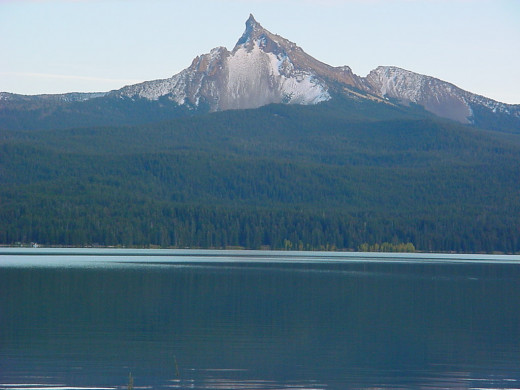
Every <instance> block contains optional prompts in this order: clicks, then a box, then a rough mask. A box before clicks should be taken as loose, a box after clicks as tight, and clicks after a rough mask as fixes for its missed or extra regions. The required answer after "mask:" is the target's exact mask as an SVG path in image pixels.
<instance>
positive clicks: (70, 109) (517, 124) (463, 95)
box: [0, 15, 520, 133]
mask: <svg viewBox="0 0 520 390" xmlns="http://www.w3.org/2000/svg"><path fill="white" fill-rule="evenodd" d="M338 96H342V97H343V98H346V99H350V100H355V101H357V102H360V103H367V104H370V103H373V102H377V103H380V104H385V105H388V106H389V108H390V110H391V109H392V107H394V108H395V107H396V106H399V107H400V108H397V110H398V111H400V112H403V108H404V109H405V110H406V108H407V107H410V106H420V107H422V108H423V109H424V110H425V111H427V112H430V113H433V114H435V115H437V116H439V117H441V118H447V119H450V120H454V121H457V122H459V123H463V124H469V125H474V126H477V127H480V128H484V129H491V130H496V131H506V132H515V133H518V132H520V105H511V104H505V103H500V102H497V101H494V100H491V99H488V98H485V97H483V96H479V95H475V94H472V93H470V92H467V91H464V90H462V89H460V88H458V87H456V86H454V85H453V84H450V83H447V82H445V81H442V80H438V79H435V78H433V77H429V76H424V75H420V74H417V73H413V72H410V71H407V70H404V69H400V68H396V67H378V68H376V69H375V70H373V71H371V72H370V73H369V74H368V75H367V76H366V77H360V76H357V75H355V74H354V73H353V72H352V70H351V69H350V68H349V67H348V66H342V67H332V66H330V65H327V64H325V63H323V62H320V61H318V60H317V59H315V58H313V57H311V56H310V55H308V54H306V53H305V52H304V51H303V50H302V49H301V48H300V47H298V46H297V45H296V44H294V43H293V42H291V41H289V40H287V39H285V38H283V37H281V36H278V35H276V34H273V33H271V32H269V31H268V30H266V29H265V28H263V27H262V26H261V25H260V24H259V23H258V22H257V21H256V20H255V18H254V17H253V15H250V17H249V19H248V20H247V21H246V30H245V32H244V34H243V35H242V36H241V37H240V39H239V40H238V41H237V43H236V45H235V47H234V48H233V50H231V51H229V50H227V49H226V48H224V47H217V48H215V49H213V50H211V51H210V53H208V54H203V55H201V56H198V57H197V58H195V59H194V60H193V62H192V64H191V65H190V66H189V67H188V68H187V69H185V70H183V71H181V72H180V73H178V74H176V75H174V76H173V77H171V78H168V79H162V80H154V81H147V82H143V83H140V84H135V85H130V86H126V87H124V88H121V89H119V90H115V91H110V92H106V93H95V94H64V95H38V96H22V95H14V94H8V93H1V94H0V128H3V129H13V130H14V129H46V128H47V129H49V128H66V127H78V126H95V125H120V124H132V123H134V124H135V123H147V122H150V121H158V120H167V119H172V118H175V117H179V116H186V115H188V116H190V115H195V114H200V113H207V112H214V111H224V110H230V109H248V108H258V107H261V106H264V105H267V104H272V103H286V104H302V105H313V104H318V103H322V102H324V101H329V100H331V99H337V98H338ZM416 113H417V111H416V110H415V111H414V113H413V115H415V114H416Z"/></svg>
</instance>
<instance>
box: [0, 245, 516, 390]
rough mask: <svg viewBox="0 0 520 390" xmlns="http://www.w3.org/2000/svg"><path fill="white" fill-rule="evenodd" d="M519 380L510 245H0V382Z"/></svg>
mask: <svg viewBox="0 0 520 390" xmlns="http://www.w3.org/2000/svg"><path fill="white" fill-rule="evenodd" d="M130 373H131V374H132V377H133V380H134V388H136V389H137V388H143V389H145V388H153V389H249V390H254V389H292V390H295V389H333V390H336V389H338V390H339V389H342V390H343V389H374V388H385V389H444V388H445V389H520V258H519V257H513V256H455V255H452V256H449V255H448V256H447V255H397V256H396V255H384V254H378V255H376V254H354V253H346V254H345V253H343V254H338V253H304V252H297V253H295V252H293V253H287V252H248V251H238V252H236V251H233V252H226V251H187V250H186V251H146V250H143V251H135V250H126V251H124V250H56V249H54V250H50V249H0V390H3V389H18V390H28V389H32V390H34V389H55V390H57V389H63V390H65V389H80V390H81V389H115V388H126V386H127V383H128V378H129V374H130Z"/></svg>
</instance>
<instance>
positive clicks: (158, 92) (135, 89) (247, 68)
mask: <svg viewBox="0 0 520 390" xmlns="http://www.w3.org/2000/svg"><path fill="white" fill-rule="evenodd" d="M331 81H335V82H339V83H341V84H345V85H349V86H353V87H356V88H361V87H362V83H361V81H360V78H359V77H357V76H355V75H354V74H353V73H352V71H351V70H350V68H349V67H341V68H334V67H332V66H329V65H327V64H324V63H322V62H320V61H318V60H316V59H314V58H313V57H311V56H309V55H308V54H306V53H305V52H304V51H303V50H302V49H301V48H300V47H298V46H297V45H296V44H294V43H293V42H290V41H288V40H286V39H285V38H282V37H280V36H278V35H275V34H272V33H270V32H269V31H267V30H266V29H264V28H263V27H262V26H261V25H260V24H259V23H258V22H257V21H256V20H255V19H254V17H253V16H252V15H251V16H250V17H249V19H248V20H247V22H246V30H245V32H244V34H243V35H242V37H241V38H240V39H239V40H238V42H237V44H236V45H235V47H234V48H233V50H232V51H228V50H227V49H226V48H224V47H218V48H215V49H213V50H212V51H211V52H210V53H208V54H204V55H202V56H199V57H197V58H195V60H194V61H193V63H192V64H191V66H190V67H189V68H187V69H186V70H184V71H182V72H181V73H179V74H177V75H175V76H173V77H172V78H169V79H165V80H156V81H150V82H145V83H141V84H137V85H132V86H129V87H125V88H123V89H121V90H119V91H115V92H113V93H112V94H113V95H115V96H121V97H129V98H136V97H139V98H146V99H152V100H155V99H158V98H159V97H163V96H167V97H168V98H169V99H170V100H172V101H175V102H176V103H177V104H180V105H184V104H185V105H189V106H191V107H198V106H200V105H201V104H204V105H206V106H207V107H209V109H210V110H211V111H217V110H228V109H239V108H256V107H260V106H263V105H266V104H270V103H288V104H316V103H319V102H321V101H325V100H328V99H330V98H331V96H330V94H329V88H330V87H329V83H330V82H331Z"/></svg>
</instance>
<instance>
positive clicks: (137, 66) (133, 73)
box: [0, 0, 520, 104]
mask: <svg viewBox="0 0 520 390" xmlns="http://www.w3.org/2000/svg"><path fill="white" fill-rule="evenodd" d="M249 13H253V14H254V15H255V18H256V20H257V21H258V22H260V23H261V24H262V25H263V26H264V27H265V28H267V29H268V30H270V31H271V32H273V33H276V34H279V35H282V36H284V37H285V38H287V39H289V40H291V41H293V42H295V43H297V44H298V45H299V46H300V47H302V48H303V49H304V50H305V51H306V52H307V53H308V54H310V55H312V56H314V57H316V58H317V59H319V60H321V61H323V62H326V63H328V64H330V65H334V66H340V65H349V66H350V67H351V68H352V70H353V71H354V73H356V74H358V75H360V76H365V75H366V74H367V73H368V72H369V71H370V70H371V69H374V68H375V67H377V66H378V65H395V66H398V67H401V68H404V69H408V70H411V71H414V72H417V73H422V74H426V75H429V76H434V77H437V78H440V79H442V80H445V81H449V82H451V83H453V84H455V85H457V86H459V87H461V88H463V89H466V90H468V91H471V92H473V93H477V94H481V95H484V96H487V97H490V98H492V99H495V100H499V101H502V102H506V103H515V104H520V0H189V1H186V0H184V1H177V0H175V1H173V0H146V1H137V0H108V1H103V0H0V37H1V38H0V91H4V92H14V93H22V94H39V93H63V92H73V91H78V92H79V91H85V92H87V91H91V92H93V91H108V90H111V89H118V88H121V87H122V86H124V85H127V84H132V83H137V82H140V81H145V80H154V79H159V78H167V77H171V76H172V75H174V74H176V73H178V72H179V71H181V70H182V69H184V68H186V67H188V66H189V65H190V64H191V61H192V59H193V58H194V57H196V56H197V55H199V54H203V53H207V52H209V51H210V50H211V49H212V48H214V47H216V46H226V47H227V48H228V49H231V48H232V47H233V46H234V44H235V43H236V41H237V40H238V38H239V37H240V35H241V34H242V32H243V31H244V28H245V26H244V23H245V21H246V19H247V18H248V16H249Z"/></svg>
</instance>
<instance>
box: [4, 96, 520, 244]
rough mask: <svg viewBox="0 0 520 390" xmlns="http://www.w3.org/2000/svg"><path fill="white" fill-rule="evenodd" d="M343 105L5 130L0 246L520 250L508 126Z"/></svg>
mask: <svg viewBox="0 0 520 390" xmlns="http://www.w3.org/2000/svg"><path fill="white" fill-rule="evenodd" d="M349 102H350V103H349V104H353V103H352V102H351V101H349ZM335 104H338V105H337V106H336V105H335ZM359 104H361V103H359ZM373 104H377V103H373ZM345 107H346V103H344V102H343V103H341V102H339V103H338V102H336V103H335V101H334V100H331V101H330V102H326V103H324V104H320V105H316V106H299V105H291V106H287V105H269V106H265V107H262V108H259V109H255V110H230V111H224V112H218V113H213V114H207V115H199V116H196V117H191V118H187V117H184V118H179V119H176V120H174V121H168V122H162V123H156V124H147V125H139V126H132V127H103V128H97V127H93V128H83V129H70V130H52V131H39V132H34V131H7V132H3V133H2V137H1V138H0V172H1V175H0V198H1V199H2V202H1V205H0V220H2V224H0V243H4V244H13V243H15V242H31V241H33V242H39V243H42V244H49V245H50V244H53V245H91V244H100V245H126V246H131V245H144V246H147V245H159V246H174V247H227V246H241V247H247V248H260V247H270V248H281V249H283V248H286V249H290V248H292V249H298V248H301V249H334V248H336V249H338V248H339V249H354V250H355V249H358V248H359V247H360V246H361V245H362V244H363V243H369V244H374V243H382V242H391V243H396V244H397V243H406V242H411V243H413V245H415V247H416V248H417V249H419V250H425V251H466V252H492V251H502V252H518V251H520V238H519V236H518V231H519V230H520V188H519V187H520V184H519V183H520V181H519V180H518V179H519V178H520V161H519V160H520V157H519V156H520V153H519V152H520V140H519V138H518V136H517V135H513V134H504V133H494V132H486V131H482V130H475V129H472V128H470V127H467V126H463V125H456V124H454V123H453V122H450V121H439V120H437V119H434V118H430V119H425V118H424V117H423V118H421V117H420V116H418V117H417V118H415V119H413V118H407V117H402V116H401V117H399V116H398V115H395V116H394V117H393V118H392V119H380V120H367V119H366V118H364V116H363V111H362V110H356V107H355V106H352V107H350V109H348V110H347V109H345ZM362 107H365V105H364V103H363V104H362ZM379 107H380V108H381V110H382V112H380V115H381V117H382V118H388V117H389V113H388V112H387V111H386V110H387V107H388V106H387V105H381V106H379ZM369 111H370V112H377V111H374V108H373V107H372V108H371V109H370V110H369ZM354 112H358V117H357V119H356V117H355V116H354V115H353V113H354ZM393 114H395V112H393ZM407 115H408V113H407Z"/></svg>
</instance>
